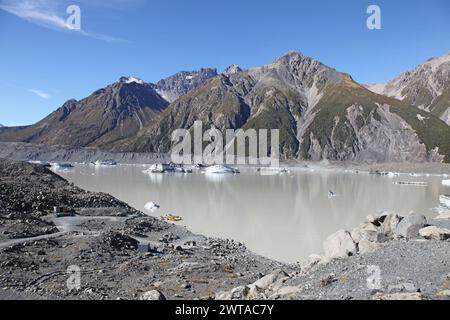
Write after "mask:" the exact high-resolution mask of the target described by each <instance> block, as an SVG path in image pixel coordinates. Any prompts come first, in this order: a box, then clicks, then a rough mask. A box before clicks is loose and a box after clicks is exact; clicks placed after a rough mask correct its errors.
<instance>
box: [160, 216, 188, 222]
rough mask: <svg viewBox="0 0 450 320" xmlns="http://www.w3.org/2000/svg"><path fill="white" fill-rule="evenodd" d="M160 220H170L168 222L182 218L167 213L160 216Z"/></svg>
mask: <svg viewBox="0 0 450 320" xmlns="http://www.w3.org/2000/svg"><path fill="white" fill-rule="evenodd" d="M161 220H164V221H170V222H177V221H181V220H183V218H181V217H180V216H175V215H173V214H167V215H165V216H161Z"/></svg>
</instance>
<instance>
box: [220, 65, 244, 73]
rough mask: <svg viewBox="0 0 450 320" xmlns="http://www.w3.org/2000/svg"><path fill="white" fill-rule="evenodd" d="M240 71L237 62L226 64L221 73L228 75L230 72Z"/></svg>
mask: <svg viewBox="0 0 450 320" xmlns="http://www.w3.org/2000/svg"><path fill="white" fill-rule="evenodd" d="M241 71H242V69H241V67H239V66H238V65H237V64H232V65H230V66H228V67H227V68H226V69H225V70H224V72H223V73H224V74H226V75H230V74H235V73H239V72H241Z"/></svg>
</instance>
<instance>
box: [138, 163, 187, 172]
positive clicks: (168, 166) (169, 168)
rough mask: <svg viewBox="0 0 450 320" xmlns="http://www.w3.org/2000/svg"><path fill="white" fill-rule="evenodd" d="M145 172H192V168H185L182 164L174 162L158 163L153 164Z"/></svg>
mask: <svg viewBox="0 0 450 320" xmlns="http://www.w3.org/2000/svg"><path fill="white" fill-rule="evenodd" d="M143 172H144V173H168V172H176V173H192V169H191V168H185V167H183V166H182V165H176V164H174V163H157V164H153V165H151V166H150V168H148V169H147V170H144V171H143Z"/></svg>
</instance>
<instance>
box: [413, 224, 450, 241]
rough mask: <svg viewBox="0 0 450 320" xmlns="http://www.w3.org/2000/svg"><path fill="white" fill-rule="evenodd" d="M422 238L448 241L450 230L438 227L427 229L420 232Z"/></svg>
mask: <svg viewBox="0 0 450 320" xmlns="http://www.w3.org/2000/svg"><path fill="white" fill-rule="evenodd" d="M419 234H420V236H422V237H424V238H425V239H434V240H447V239H449V238H450V230H448V229H444V228H439V227H436V226H430V227H425V228H423V229H420V230H419Z"/></svg>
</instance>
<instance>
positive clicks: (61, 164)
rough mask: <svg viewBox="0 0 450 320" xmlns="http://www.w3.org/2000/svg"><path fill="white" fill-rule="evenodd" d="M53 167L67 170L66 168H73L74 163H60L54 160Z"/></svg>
mask: <svg viewBox="0 0 450 320" xmlns="http://www.w3.org/2000/svg"><path fill="white" fill-rule="evenodd" d="M51 166H52V168H54V169H56V170H65V169H71V168H73V165H71V164H70V163H58V162H54V163H51Z"/></svg>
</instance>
